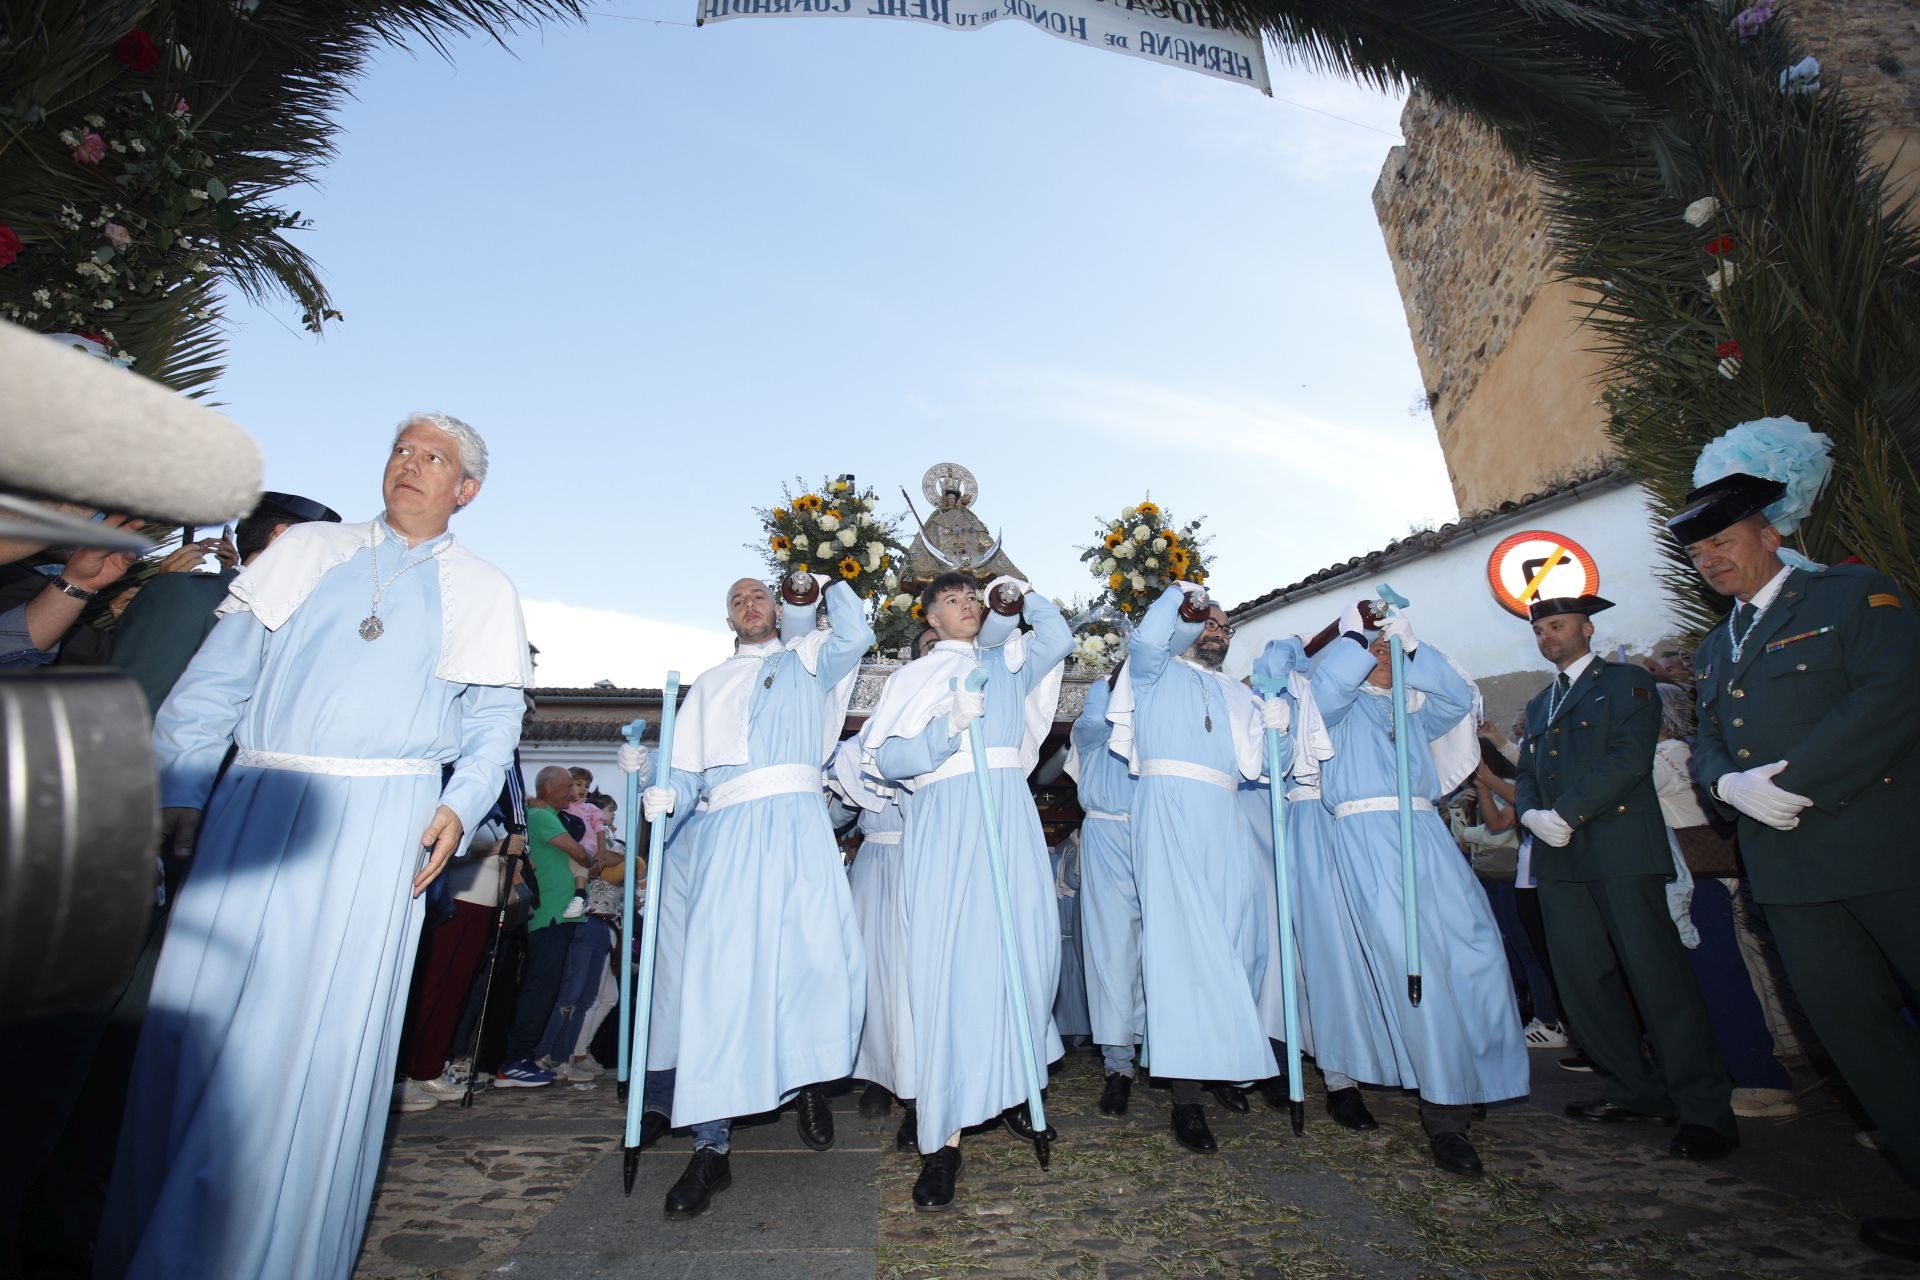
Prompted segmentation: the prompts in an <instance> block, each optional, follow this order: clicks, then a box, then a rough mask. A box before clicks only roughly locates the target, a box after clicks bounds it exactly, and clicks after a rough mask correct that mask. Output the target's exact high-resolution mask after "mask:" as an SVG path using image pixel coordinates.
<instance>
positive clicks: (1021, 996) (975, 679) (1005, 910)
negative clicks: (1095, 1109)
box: [948, 667, 1052, 1169]
mask: <svg viewBox="0 0 1920 1280" xmlns="http://www.w3.org/2000/svg"><path fill="white" fill-rule="evenodd" d="M986 684H987V673H986V672H984V671H982V670H981V669H980V668H979V667H975V668H974V669H973V671H972V672H971V673H970V674H969V675H968V676H967V688H968V690H969V691H972V690H977V689H984V688H985V687H986ZM948 686H949V687H950V688H952V689H954V690H955V691H956V692H957V691H958V690H959V688H960V681H959V680H958V679H955V680H951V681H949V682H948ZM961 733H962V735H963V736H964V737H965V738H966V740H967V745H968V747H969V749H971V750H972V752H973V780H974V783H975V784H976V785H977V787H978V788H979V791H980V820H981V823H982V825H983V826H984V827H985V828H986V832H987V868H988V870H990V871H991V872H992V873H993V905H994V906H995V908H997V909H998V911H999V915H1000V958H1001V959H1002V960H1003V961H1004V962H1005V963H1006V970H1007V1001H1008V1003H1009V1004H1010V1005H1012V1007H1013V1030H1014V1035H1015V1037H1016V1038H1017V1039H1018V1040H1019V1041H1020V1068H1021V1070H1022V1071H1023V1072H1024V1073H1025V1074H1026V1077H1027V1117H1028V1119H1029V1120H1030V1121H1031V1123H1032V1125H1033V1153H1034V1155H1035V1156H1036V1157H1038V1158H1039V1161H1040V1167H1041V1168H1042V1169H1044V1168H1046V1167H1047V1162H1048V1160H1049V1159H1051V1156H1052V1151H1051V1144H1049V1143H1048V1141H1047V1104H1046V1102H1045V1101H1044V1100H1043V1099H1042V1098H1041V1097H1040V1071H1039V1068H1038V1067H1037V1066H1036V1065H1035V1064H1034V1061H1033V1024H1032V1023H1031V1022H1030V1021H1028V1018H1027V984H1026V980H1025V978H1024V977H1023V975H1022V974H1021V971H1020V949H1019V941H1018V939H1016V938H1015V936H1014V932H1013V897H1012V894H1011V893H1010V892H1009V891H1008V889H1007V864H1006V860H1005V858H1004V857H1003V856H1002V853H1001V849H1000V825H999V823H998V822H997V821H996V820H995V818H994V812H993V779H992V777H991V775H990V774H989V773H988V771H987V744H986V740H985V739H983V738H982V737H981V736H980V735H979V734H977V733H975V732H974V731H973V725H972V724H971V723H969V724H968V725H967V727H966V728H965V729H963V730H961Z"/></svg>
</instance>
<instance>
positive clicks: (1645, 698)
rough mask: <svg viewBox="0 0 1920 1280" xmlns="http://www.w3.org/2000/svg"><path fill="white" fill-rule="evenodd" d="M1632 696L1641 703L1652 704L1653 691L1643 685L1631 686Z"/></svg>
mask: <svg viewBox="0 0 1920 1280" xmlns="http://www.w3.org/2000/svg"><path fill="white" fill-rule="evenodd" d="M1633 696H1634V697H1636V698H1638V699H1640V701H1642V702H1652V701H1653V690H1651V689H1649V688H1647V687H1646V686H1645V685H1638V684H1637V685H1635V686H1633Z"/></svg>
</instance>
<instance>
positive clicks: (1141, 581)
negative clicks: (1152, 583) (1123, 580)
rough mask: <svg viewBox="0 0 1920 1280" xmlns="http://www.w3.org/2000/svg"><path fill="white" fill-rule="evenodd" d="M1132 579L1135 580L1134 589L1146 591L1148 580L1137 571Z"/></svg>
mask: <svg viewBox="0 0 1920 1280" xmlns="http://www.w3.org/2000/svg"><path fill="white" fill-rule="evenodd" d="M1132 581H1133V589H1134V590H1135V591H1145V590H1146V589H1147V580H1146V579H1145V578H1143V577H1141V576H1140V575H1139V574H1137V573H1136V574H1134V575H1133V579H1132Z"/></svg>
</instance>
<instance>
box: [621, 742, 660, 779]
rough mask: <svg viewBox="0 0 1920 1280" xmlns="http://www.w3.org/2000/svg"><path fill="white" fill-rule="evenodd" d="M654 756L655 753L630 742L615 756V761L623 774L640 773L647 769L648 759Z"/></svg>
mask: <svg viewBox="0 0 1920 1280" xmlns="http://www.w3.org/2000/svg"><path fill="white" fill-rule="evenodd" d="M652 754H653V753H652V752H650V751H648V750H647V749H646V748H645V747H636V746H634V745H633V744H632V743H631V742H629V743H625V744H623V745H622V746H621V748H620V750H619V752H618V753H616V754H615V755H614V757H613V760H614V763H615V764H617V765H619V766H620V772H622V773H640V772H642V771H644V770H645V769H646V767H647V757H648V756H650V755H652Z"/></svg>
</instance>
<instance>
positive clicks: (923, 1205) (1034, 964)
mask: <svg viewBox="0 0 1920 1280" xmlns="http://www.w3.org/2000/svg"><path fill="white" fill-rule="evenodd" d="M1001 584H1009V585H1011V586H1012V587H1013V588H1014V589H1015V590H1017V591H1019V592H1021V593H1022V595H1023V604H1022V613H1023V616H1024V617H1025V619H1026V621H1027V623H1028V625H1030V626H1031V627H1032V628H1033V630H1032V631H1031V632H1028V633H1025V634H1021V635H1016V636H1012V637H1011V638H1008V639H1006V640H1005V641H1004V642H1003V643H1000V644H998V645H994V646H992V647H982V646H980V645H979V644H977V643H976V641H977V640H979V639H981V638H982V630H981V628H982V622H983V620H984V616H983V609H982V606H981V602H980V593H979V589H978V587H977V586H976V585H975V583H974V581H973V579H972V578H971V577H969V576H967V575H966V574H963V573H947V574H942V575H941V576H940V577H938V578H935V579H934V580H933V582H931V583H930V584H928V586H927V588H926V590H925V591H924V592H923V593H922V594H921V603H922V606H923V607H924V609H925V611H926V615H927V621H928V623H929V624H930V625H931V626H932V627H933V629H934V631H935V632H937V633H938V635H939V637H940V640H939V643H937V644H936V645H934V648H933V652H932V653H930V654H928V655H927V656H926V657H924V658H921V659H919V660H917V661H915V662H913V663H911V664H910V665H908V666H906V667H903V668H901V669H900V670H899V671H896V672H895V673H894V674H893V676H892V677H891V678H890V679H889V680H888V681H887V684H886V687H885V689H883V690H882V692H881V696H880V701H879V703H878V704H877V705H876V706H875V707H874V709H873V713H872V715H871V716H870V717H869V718H868V720H867V725H866V728H865V729H863V730H862V731H861V741H862V744H863V746H864V748H865V750H866V751H867V753H868V757H869V759H870V760H871V761H872V763H873V767H874V770H875V772H877V773H878V774H879V775H880V776H881V777H882V778H885V779H888V780H889V781H892V782H894V783H896V784H898V785H899V786H901V788H902V789H903V790H905V791H907V793H908V794H907V798H906V800H905V801H904V803H903V806H902V807H903V808H904V810H905V812H906V818H907V833H906V838H905V841H904V842H903V845H902V857H903V860H904V866H905V871H906V889H905V893H906V904H907V921H908V938H907V946H908V951H909V957H908V982H909V988H908V989H909V1003H910V1004H911V1007H912V1016H913V1036H914V1070H915V1072H916V1073H917V1076H918V1079H917V1081H916V1087H917V1091H918V1097H917V1098H916V1099H915V1103H916V1105H917V1108H918V1111H919V1126H918V1142H919V1147H920V1153H921V1170H920V1177H919V1179H918V1181H916V1182H915V1183H914V1188H913V1205H914V1208H915V1209H917V1210H921V1211H926V1212H931V1211H937V1210H942V1209H946V1208H948V1207H950V1206H951V1205H952V1204H953V1196H954V1182H955V1180H956V1179H957V1178H958V1177H959V1175H960V1130H961V1129H963V1128H965V1127H967V1126H968V1125H974V1124H979V1123H981V1122H982V1121H986V1120H989V1119H992V1118H994V1117H997V1116H1001V1115H1002V1114H1005V1116H1006V1119H1007V1124H1008V1127H1009V1128H1011V1129H1012V1130H1013V1131H1014V1132H1015V1133H1016V1134H1019V1135H1021V1136H1023V1137H1024V1136H1029V1135H1031V1134H1032V1132H1033V1130H1032V1123H1031V1120H1030V1118H1029V1115H1028V1111H1027V1104H1026V1099H1027V1072H1028V1069H1029V1066H1031V1068H1032V1069H1033V1070H1034V1071H1036V1072H1037V1073H1038V1075H1039V1078H1040V1079H1042V1080H1044V1079H1046V1074H1047V1064H1048V1063H1050V1062H1052V1061H1053V1060H1055V1059H1056V1058H1058V1057H1060V1055H1061V1045H1060V1037H1059V1034H1058V1032H1057V1031H1056V1030H1055V1028H1054V1024H1053V1018H1052V1013H1051V1011H1052V1008H1053V998H1054V992H1055V990H1056V988H1057V986H1058V984H1059V977H1060V916H1059V913H1058V910H1057V908H1056V907H1055V905H1054V892H1053V874H1052V869H1051V868H1050V866H1049V865H1048V861H1047V846H1046V837H1045V835H1044V833H1043V832H1042V830H1041V827H1040V815H1039V812H1038V810H1036V809H1035V807H1034V803H1033V794H1032V793H1031V792H1030V791H1029V790H1028V789H1027V775H1028V774H1029V773H1030V772H1032V770H1033V768H1034V766H1035V765H1036V764H1037V763H1038V762H1039V752H1040V744H1041V742H1042V741H1044V740H1045V738H1046V735H1047V733H1048V732H1049V731H1050V730H1051V728H1052V725H1053V713H1054V708H1055V707H1056V706H1057V704H1058V702H1059V698H1060V678H1061V675H1062V667H1063V664H1064V663H1065V661H1066V657H1067V654H1068V652H1069V651H1070V650H1071V649H1072V648H1073V635H1072V633H1071V632H1070V631H1069V630H1068V628H1067V623H1066V619H1064V618H1062V617H1061V616H1060V610H1059V609H1058V608H1056V607H1055V606H1054V605H1053V603H1052V602H1051V601H1049V600H1048V599H1047V598H1046V597H1045V596H1043V595H1041V594H1039V593H1038V592H1035V591H1033V590H1032V589H1031V588H1030V587H1028V586H1027V584H1026V583H1023V582H1014V581H1013V580H1012V579H1000V580H997V581H996V583H994V584H990V586H989V590H990V591H991V590H992V589H993V588H994V587H995V586H998V585H1001ZM996 618H997V620H999V621H1002V622H1005V621H1010V620H1008V619H1004V618H1001V617H1000V616H999V615H996ZM976 666H977V667H980V668H981V669H983V670H984V671H985V672H986V675H987V683H986V687H985V688H984V689H981V690H979V691H977V692H971V693H970V692H968V691H967V690H966V689H965V688H964V684H965V680H966V677H967V676H968V674H969V673H971V672H972V671H973V669H974V668H975V667H976ZM954 680H959V681H960V682H961V683H962V686H963V687H962V688H961V689H960V690H958V691H955V690H953V689H952V688H951V687H950V685H951V683H952V681H954ZM969 733H977V734H982V735H984V745H985V747H986V756H987V765H988V770H989V785H990V786H991V788H992V794H993V808H994V820H995V824H996V826H997V827H998V830H999V843H1000V849H1001V853H1002V855H1003V857H1004V858H1005V861H1006V878H1007V889H1008V893H1009V896H1010V897H1011V900H1012V909H1013V921H1014V932H1015V935H1016V940H1015V941H1016V950H1017V959H1018V964H1019V971H1020V974H1021V976H1022V978H1023V980H1024V994H1025V999H1026V1008H1027V1016H1028V1022H1029V1026H1028V1030H1029V1032H1030V1038H1031V1042H1032V1045H1033V1049H1034V1054H1035V1058H1036V1060H1035V1061H1034V1062H1033V1063H1031V1064H1023V1063H1022V1062H1021V1060H1020V1055H1021V1049H1020V1041H1019V1037H1018V1035H1017V1033H1016V1031H1015V1028H1014V1025H1013V1014H1012V1002H1011V1000H1010V999H1009V996H1008V991H1007V986H1006V977H1005V967H1004V965H1003V963H1002V958H1003V955H1004V953H1003V952H1002V950H1001V938H1000V923H999V914H998V909H997V907H996V905H995V899H994V890H993V881H992V878H991V872H990V869H989V866H988V862H987V858H988V850H987V835H986V828H985V825H984V815H983V813H982V810H981V804H980V796H979V793H978V790H977V783H976V781H975V779H974V776H973V767H974V766H973V758H972V754H971V752H970V751H969V750H968V749H967V743H968V736H967V735H968V734H969Z"/></svg>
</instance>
